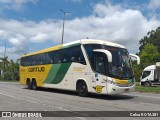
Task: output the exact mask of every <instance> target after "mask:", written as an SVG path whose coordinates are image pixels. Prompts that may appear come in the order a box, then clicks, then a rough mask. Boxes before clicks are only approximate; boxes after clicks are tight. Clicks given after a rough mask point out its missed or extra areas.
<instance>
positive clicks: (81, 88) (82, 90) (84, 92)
mask: <svg viewBox="0 0 160 120" xmlns="http://www.w3.org/2000/svg"><path fill="white" fill-rule="evenodd" d="M77 92H78V95H79V96H81V97H86V96H88V89H87V85H86V83H85V82H79V83H78V86H77Z"/></svg>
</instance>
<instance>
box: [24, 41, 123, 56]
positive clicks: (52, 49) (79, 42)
mask: <svg viewBox="0 0 160 120" xmlns="http://www.w3.org/2000/svg"><path fill="white" fill-rule="evenodd" d="M80 44H103V45H108V46H113V47H118V48H125V47H124V46H122V45H120V44H117V43H114V42H109V41H104V40H97V39H82V40H77V41H73V42H69V43H66V44H62V45H57V46H53V47H50V48H46V49H43V50H40V51H37V52H33V53H29V54H25V55H22V57H25V56H30V55H35V54H40V53H44V52H49V51H54V50H59V49H64V48H69V47H73V46H77V45H80Z"/></svg>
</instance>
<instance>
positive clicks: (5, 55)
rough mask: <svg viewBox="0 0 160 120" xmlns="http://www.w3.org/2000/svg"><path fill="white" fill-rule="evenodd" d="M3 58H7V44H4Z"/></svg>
mask: <svg viewBox="0 0 160 120" xmlns="http://www.w3.org/2000/svg"><path fill="white" fill-rule="evenodd" d="M3 57H4V58H5V57H6V43H4V55H3Z"/></svg>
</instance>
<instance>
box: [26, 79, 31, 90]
mask: <svg viewBox="0 0 160 120" xmlns="http://www.w3.org/2000/svg"><path fill="white" fill-rule="evenodd" d="M26 85H27V88H28V89H29V90H31V89H32V83H31V81H30V79H27V81H26Z"/></svg>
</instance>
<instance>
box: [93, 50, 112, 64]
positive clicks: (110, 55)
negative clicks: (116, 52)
mask: <svg viewBox="0 0 160 120" xmlns="http://www.w3.org/2000/svg"><path fill="white" fill-rule="evenodd" d="M93 51H94V52H101V53H104V54H105V55H106V56H107V58H108V62H110V63H112V53H111V52H110V51H108V50H104V49H95V50H93Z"/></svg>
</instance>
